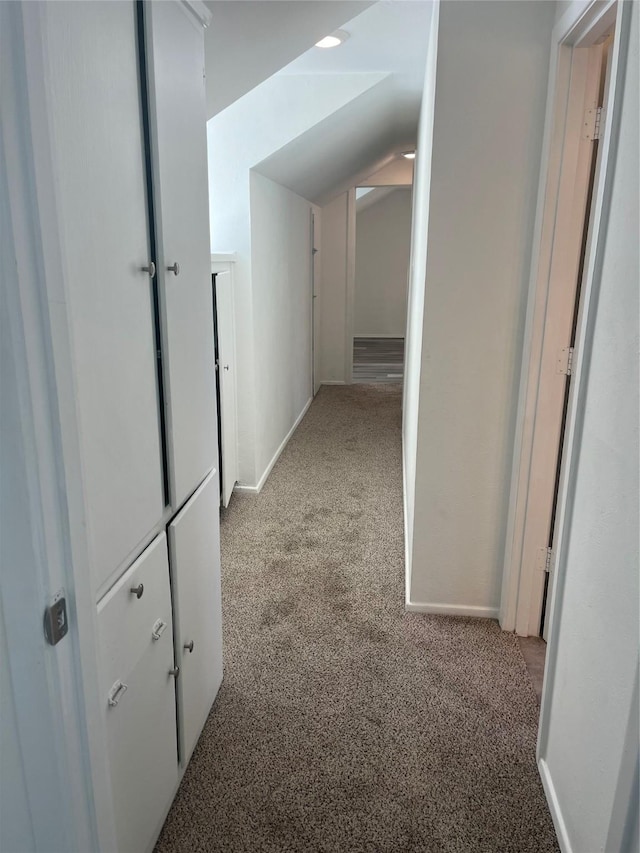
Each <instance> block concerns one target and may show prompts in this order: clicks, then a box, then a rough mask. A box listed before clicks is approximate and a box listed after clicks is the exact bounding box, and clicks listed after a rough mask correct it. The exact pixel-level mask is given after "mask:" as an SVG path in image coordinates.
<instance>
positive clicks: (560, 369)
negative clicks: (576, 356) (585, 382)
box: [556, 347, 573, 376]
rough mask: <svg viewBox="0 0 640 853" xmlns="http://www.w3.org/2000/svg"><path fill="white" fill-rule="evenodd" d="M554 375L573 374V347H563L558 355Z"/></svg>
mask: <svg viewBox="0 0 640 853" xmlns="http://www.w3.org/2000/svg"><path fill="white" fill-rule="evenodd" d="M556 373H564V374H565V375H566V376H571V374H572V373H573V347H564V348H563V349H561V350H560V352H559V353H558V364H557V367H556Z"/></svg>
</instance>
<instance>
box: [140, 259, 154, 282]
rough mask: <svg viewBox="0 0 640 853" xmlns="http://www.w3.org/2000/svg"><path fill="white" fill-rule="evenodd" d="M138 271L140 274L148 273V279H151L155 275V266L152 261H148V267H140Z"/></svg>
mask: <svg viewBox="0 0 640 853" xmlns="http://www.w3.org/2000/svg"><path fill="white" fill-rule="evenodd" d="M140 270H141V271H142V272H148V273H149V278H153V277H154V275H155V274H156V265H155V264H154V263H153V261H149V266H148V267H140Z"/></svg>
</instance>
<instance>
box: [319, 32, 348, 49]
mask: <svg viewBox="0 0 640 853" xmlns="http://www.w3.org/2000/svg"><path fill="white" fill-rule="evenodd" d="M348 38H349V33H347V32H345V31H344V30H336V31H335V33H331V35H330V36H325V37H324V38H323V39H320V41H317V42H316V47H338V45H339V44H342V42H344V41H346V40H347V39H348Z"/></svg>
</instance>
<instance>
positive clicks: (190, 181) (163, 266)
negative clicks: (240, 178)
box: [145, 2, 218, 508]
mask: <svg viewBox="0 0 640 853" xmlns="http://www.w3.org/2000/svg"><path fill="white" fill-rule="evenodd" d="M145 16H146V22H145V32H146V44H147V57H148V64H149V99H150V113H151V125H152V140H154V142H155V147H154V144H153V143H152V155H153V162H154V196H155V215H156V229H157V232H156V233H157V238H158V267H159V281H160V286H161V293H162V305H163V315H164V333H165V341H164V343H165V347H164V350H165V375H166V389H167V427H168V444H169V459H170V472H171V476H170V483H171V497H172V503H173V506H174V507H175V508H178V507H179V506H180V504H181V503H182V502H183V501H184V500H185V499H186V498H187V497H188V496H189V495H190V494H191V493H192V492H193V490H194V489H195V488H196V487H197V486H198V484H199V483H201V482H202V480H203V478H204V477H205V475H206V474H207V472H209V471H210V470H211V468H213V466H214V465H215V464H216V460H217V454H218V439H217V423H216V411H215V365H214V347H213V306H212V294H211V269H210V254H209V244H210V236H209V201H208V174H207V138H206V101H205V88H204V32H203V29H202V26H201V25H200V24H199V23H198V22H197V21H196V19H195V18H194V17H193V15H192V13H191V12H190V11H189V10H188V9H187V7H186V6H185V5H183V4H182V3H179V2H163V3H146V4H145Z"/></svg>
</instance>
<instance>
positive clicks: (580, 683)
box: [540, 3, 640, 853]
mask: <svg viewBox="0 0 640 853" xmlns="http://www.w3.org/2000/svg"><path fill="white" fill-rule="evenodd" d="M629 7H630V14H631V16H632V20H631V34H632V35H631V45H630V50H629V58H628V63H627V67H626V79H625V81H624V95H623V102H622V113H621V124H620V141H619V145H618V151H617V155H616V154H614V156H615V158H616V159H615V172H614V178H613V187H612V193H611V200H610V211H611V212H610V216H609V220H608V222H607V221H606V213H605V217H604V219H603V222H604V225H603V227H606V233H605V235H604V247H603V256H602V266H601V268H600V269H601V271H600V274H599V275H598V267H596V274H595V277H594V284H593V287H594V295H593V297H592V299H593V301H592V303H591V304H592V306H593V309H594V310H595V311H596V314H595V322H594V326H593V340H592V345H591V352H590V354H589V351H588V347H587V348H586V351H585V362H584V363H583V369H584V370H586V371H588V373H587V376H586V387H585V385H584V384H583V379H579V381H580V383H581V385H580V387H581V396H582V395H583V396H582V400H581V402H580V403H579V415H578V428H577V432H576V444H575V445H574V446H575V447H576V450H575V454H576V459H575V462H574V465H573V466H572V467H573V468H574V472H575V474H574V477H572V478H571V481H570V482H571V485H570V491H569V494H570V498H569V505H568V508H567V519H566V522H565V523H566V524H567V525H568V526H569V527H568V530H567V538H566V547H563V548H562V550H561V552H560V555H559V560H560V565H559V567H558V574H559V576H558V581H557V584H558V587H557V592H556V601H555V605H554V614H553V616H552V620H553V621H552V628H551V636H550V642H549V648H548V652H547V656H548V658H549V661H550V664H551V662H555V665H554V667H553V668H552V669H551V668H550V664H549V666H548V669H547V684H546V687H545V690H546V691H547V692H548V695H545V697H544V699H543V706H542V716H541V724H540V731H541V739H540V754H541V758H542V765H541V769H542V772H543V776H546V778H547V781H548V783H549V785H550V790H551V799H552V803H554V801H555V803H554V804H555V806H556V807H557V809H558V812H559V817H560V819H561V821H562V824H563V826H564V832H565V838H564V841H565V846H564V849H567V850H573V851H576V853H578V851H582V850H611V851H614V850H615V851H618V850H625V851H626V850H629V851H631V850H637V849H638V847H637V835H636V842H635V846H632V845H631V842H630V841H629V839H627V843H626V844H625V843H624V840H623V836H624V830H623V827H624V822H625V818H627V819H628V821H629V825H628V828H629V830H631V829H633V828H635V832H636V833H637V829H638V791H637V788H636V791H635V794H634V792H633V787H632V781H631V780H632V774H633V772H634V770H635V772H636V773H637V766H638V707H637V703H638V696H637V690H638V640H639V636H638V601H639V595H640V591H639V588H638V565H639V563H640V555H639V553H638V541H639V538H640V531H639V521H638V519H639V518H640V506H639V502H638V493H639V489H640V483H639V478H638V461H639V454H640V448H639V439H638V431H639V428H638V420H639V414H638V413H639V411H640V399H639V394H638V390H639V387H640V378H639V370H638V351H639V347H640V341H639V331H638V317H639V313H640V305H639V301H638V279H639V265H640V261H639V257H638V240H637V235H638V232H639V230H640V221H639V212H638V186H639V185H640V174H639V170H638V144H639V139H638V123H639V120H640V117H639V114H638V104H639V103H640V93H639V91H638V79H639V74H640V71H639V67H638V32H639V30H638V23H639V22H638V5H637V4H636V3H633V4H629ZM582 389H584V390H582ZM571 495H572V497H571ZM555 611H558V614H557V617H558V618H557V619H556V613H555ZM556 626H557V628H556ZM634 687H635V691H636V692H635V698H634ZM636 786H637V776H636ZM627 845H628V846H627Z"/></svg>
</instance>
